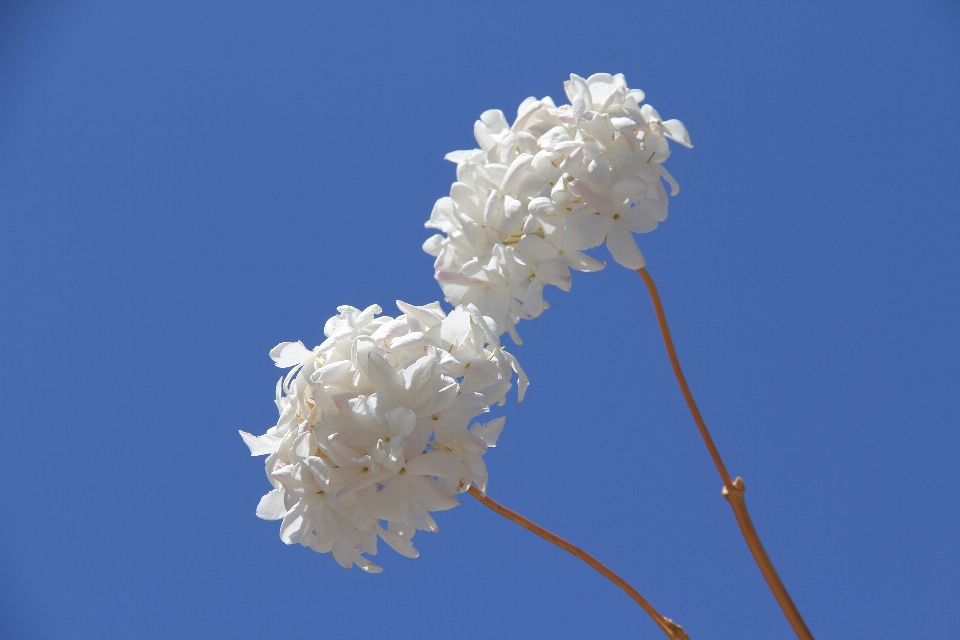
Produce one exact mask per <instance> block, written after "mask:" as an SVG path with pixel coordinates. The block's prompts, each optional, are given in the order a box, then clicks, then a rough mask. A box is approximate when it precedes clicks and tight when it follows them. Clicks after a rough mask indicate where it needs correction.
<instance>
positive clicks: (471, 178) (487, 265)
mask: <svg viewBox="0 0 960 640" xmlns="http://www.w3.org/2000/svg"><path fill="white" fill-rule="evenodd" d="M564 89H565V92H566V94H567V98H568V99H569V100H570V104H565V105H561V106H559V107H557V106H556V105H555V104H554V102H553V100H552V99H551V98H549V97H546V98H543V99H540V100H538V99H536V98H527V99H526V100H524V101H523V103H521V105H520V107H519V109H518V110H517V118H516V120H514V123H513V124H512V125H510V124H509V123H508V122H507V120H506V118H505V117H504V115H503V112H501V111H499V110H490V111H485V112H484V113H482V114H481V115H480V119H479V120H478V121H477V122H476V124H475V125H474V136H475V138H476V140H477V144H478V145H480V148H479V149H473V150H466V151H454V152H452V153H449V154H447V156H446V158H447V160H450V161H451V162H454V163H456V165H457V181H456V182H454V183H453V185H452V186H451V188H450V195H449V196H448V197H443V198H440V199H439V200H437V202H436V204H435V205H434V208H433V212H432V214H431V216H430V220H429V221H428V222H427V223H426V226H427V227H428V228H432V229H436V230H438V231H439V232H440V233H437V234H435V235H434V236H432V237H431V238H429V239H428V240H427V241H426V242H425V243H424V245H423V248H424V250H425V251H426V252H427V253H429V254H430V255H432V256H434V257H435V262H434V273H435V277H436V279H437V281H438V282H439V284H440V286H441V288H442V290H443V293H444V296H445V297H446V299H447V300H448V301H449V302H450V303H451V304H454V305H457V304H473V305H475V306H476V307H477V308H478V309H479V310H480V311H481V312H482V313H483V314H485V315H487V316H489V317H491V318H493V320H494V321H495V323H496V324H497V326H498V327H499V328H500V330H501V331H505V332H509V333H510V336H511V337H512V338H513V340H514V341H515V342H517V343H519V342H520V337H519V335H518V334H517V331H516V324H517V322H519V321H520V320H521V319H532V318H536V317H538V316H539V315H540V314H541V313H542V312H543V311H544V309H546V308H547V307H548V306H549V305H548V304H547V302H546V301H545V300H544V299H543V287H544V285H545V284H549V285H553V286H556V287H559V288H560V289H562V290H564V291H569V290H570V286H571V276H570V270H571V269H574V270H577V271H587V272H589V271H598V270H600V269H602V268H603V267H604V266H605V264H604V263H603V262H600V261H598V260H596V259H595V258H593V257H591V256H589V255H588V254H586V253H584V251H586V250H588V249H591V248H593V247H596V246H599V245H600V244H604V243H606V246H607V249H608V250H609V251H610V254H611V256H613V259H614V260H616V261H617V262H618V263H620V264H622V265H623V266H625V267H627V268H629V269H638V268H640V267H643V266H644V264H645V261H644V258H643V254H642V253H641V252H640V249H639V247H638V246H637V243H636V240H635V239H634V237H633V234H634V233H646V232H649V231H652V230H654V229H655V228H656V227H657V225H658V224H659V223H660V222H663V221H664V220H665V219H666V216H667V207H668V204H669V202H668V196H667V192H666V190H665V189H664V186H663V184H664V182H665V183H666V184H667V185H669V186H670V189H671V195H676V194H677V193H678V192H679V186H678V185H677V182H676V180H674V179H673V177H672V176H671V175H670V173H669V172H667V170H666V169H665V168H664V167H663V163H664V162H665V161H666V160H667V158H668V157H669V156H670V147H669V144H668V139H669V140H673V141H674V142H677V143H679V144H681V145H683V146H686V147H690V146H691V144H690V136H689V134H688V133H687V130H686V128H685V127H684V126H683V124H682V123H681V122H680V121H679V120H666V121H664V120H662V119H661V118H660V114H659V113H657V111H656V110H655V109H654V108H653V107H651V106H650V105H647V104H644V105H642V106H641V103H642V102H643V100H644V97H645V96H644V94H643V92H642V91H640V90H637V89H630V88H629V87H627V83H626V80H625V79H624V77H623V75H622V74H617V75H615V76H613V75H609V74H605V73H598V74H594V75H592V76H590V77H589V78H586V79H584V78H581V77H580V76H578V75H575V74H574V75H571V76H570V80H569V81H567V82H565V83H564Z"/></svg>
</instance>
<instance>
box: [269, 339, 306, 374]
mask: <svg viewBox="0 0 960 640" xmlns="http://www.w3.org/2000/svg"><path fill="white" fill-rule="evenodd" d="M310 353H311V352H310V350H309V349H307V348H306V347H305V346H303V343H302V342H299V341H298V342H281V343H280V344H278V345H277V346H275V347H274V348H273V349H271V350H270V357H271V358H273V361H274V362H275V363H276V364H277V366H278V367H280V368H281V369H286V368H287V367H292V366H294V365H298V364H300V363H301V362H303V361H304V360H306V359H307V357H308V356H309V355H310Z"/></svg>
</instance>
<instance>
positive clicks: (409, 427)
mask: <svg viewBox="0 0 960 640" xmlns="http://www.w3.org/2000/svg"><path fill="white" fill-rule="evenodd" d="M385 417H386V419H387V424H388V425H389V427H390V435H391V436H408V435H410V434H411V433H413V429H414V427H416V426H417V416H416V415H414V413H413V411H411V410H410V409H407V408H406V407H397V408H396V409H393V410H392V411H387V413H386V416H385Z"/></svg>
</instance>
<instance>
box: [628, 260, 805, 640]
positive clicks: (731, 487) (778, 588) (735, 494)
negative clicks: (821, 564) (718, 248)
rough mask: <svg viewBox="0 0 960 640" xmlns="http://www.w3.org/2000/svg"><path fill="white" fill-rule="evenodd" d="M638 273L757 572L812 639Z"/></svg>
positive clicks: (796, 627)
mask: <svg viewBox="0 0 960 640" xmlns="http://www.w3.org/2000/svg"><path fill="white" fill-rule="evenodd" d="M637 273H638V274H640V277H641V278H643V282H644V283H645V284H646V285H647V290H648V291H649V292H650V299H651V300H652V301H653V308H654V311H655V312H656V314H657V323H658V324H659V325H660V333H661V334H663V343H664V345H665V346H666V348H667V355H668V356H669V357H670V365H671V366H672V367H673V374H674V375H675V376H676V378H677V383H678V384H679V385H680V390H681V391H682V392H683V397H684V399H685V400H686V401H687V407H689V409H690V413H691V415H692V416H693V421H694V422H695V423H696V424H697V429H699V431H700V437H702V438H703V442H704V444H706V445H707V451H709V452H710V457H711V458H712V459H713V464H714V466H715V467H716V468H717V472H719V474H720V479H721V480H723V497H724V498H726V499H727V502H729V503H730V506H731V507H733V514H734V516H735V517H736V519H737V524H738V525H739V526H740V533H741V534H743V539H744V540H745V541H746V543H747V547H748V548H749V549H750V553H751V554H752V555H753V559H754V561H755V562H756V563H757V566H758V567H759V568H760V573H762V574H763V577H764V579H765V580H766V581H767V586H769V587H770V591H772V592H773V597H774V598H776V599H777V604H779V605H780V609H782V610H783V614H784V615H785V616H786V618H787V621H788V622H789V623H790V626H791V627H792V628H793V632H794V633H795V634H797V638H799V639H800V640H813V634H811V633H810V630H809V629H808V628H807V625H806V623H805V622H804V621H803V618H802V617H801V616H800V611H799V610H797V606H796V605H795V604H794V603H793V600H792V599H791V598H790V594H789V593H787V588H786V587H785V586H783V581H781V580H780V576H778V575H777V571H776V569H774V568H773V562H771V561H770V557H769V556H768V555H767V552H766V551H765V550H764V548H763V544H761V543H760V536H759V535H758V534H757V530H756V529H755V528H754V526H753V522H752V521H751V520H750V514H749V513H748V512H747V503H746V502H745V501H744V498H743V494H744V492H745V491H746V486H745V485H744V483H743V479H742V478H737V479H736V480H731V479H730V474H729V473H728V472H727V468H726V466H725V465H724V464H723V459H722V458H720V452H719V451H717V446H716V445H715V444H714V443H713V438H711V437H710V432H709V431H708V430H707V424H706V423H705V422H704V421H703V416H701V415H700V410H699V409H698V408H697V403H696V402H695V401H694V399H693V393H691V392H690V387H689V386H688V385H687V380H686V378H685V377H684V375H683V370H682V369H681V368H680V360H679V359H678V358H677V351H676V349H674V346H673V338H671V337H670V328H669V327H668V326H667V318H666V315H664V312H663V305H662V304H661V302H660V294H659V293H657V287H656V285H655V284H654V283H653V278H651V277H650V274H649V273H647V270H646V269H644V268H642V267H641V268H640V269H637Z"/></svg>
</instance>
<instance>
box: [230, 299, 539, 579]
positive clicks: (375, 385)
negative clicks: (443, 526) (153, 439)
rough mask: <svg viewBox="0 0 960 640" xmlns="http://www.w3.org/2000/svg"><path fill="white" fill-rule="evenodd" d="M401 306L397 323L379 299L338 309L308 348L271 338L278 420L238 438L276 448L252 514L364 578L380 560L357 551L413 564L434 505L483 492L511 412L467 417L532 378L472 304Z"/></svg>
mask: <svg viewBox="0 0 960 640" xmlns="http://www.w3.org/2000/svg"><path fill="white" fill-rule="evenodd" d="M397 306H398V307H399V308H400V310H401V311H402V312H403V315H401V316H399V317H397V318H396V319H394V318H390V317H388V316H380V317H377V314H379V313H380V311H381V310H380V307H378V306H376V305H373V306H371V307H367V308H366V309H364V310H363V311H360V310H359V309H355V308H353V307H349V306H343V307H338V308H337V311H339V315H337V316H335V317H333V318H331V319H330V320H328V321H327V323H326V325H325V326H324V334H325V335H326V336H327V339H326V340H325V341H324V342H323V344H321V345H320V346H318V347H316V348H315V349H313V350H312V351H311V350H309V349H307V348H306V347H305V346H304V345H303V343H301V342H284V343H281V344H279V345H277V346H276V347H275V348H274V349H273V350H272V351H271V352H270V356H271V357H272V358H273V360H274V361H275V362H276V364H277V366H278V367H282V368H286V367H292V369H291V370H290V372H289V373H288V374H287V375H286V376H285V377H284V378H282V379H281V380H280V381H279V382H278V383H277V398H276V402H277V408H278V409H279V410H280V418H279V420H278V421H277V424H276V426H274V427H271V428H270V429H269V430H268V431H267V433H266V434H264V435H262V436H254V435H251V434H249V433H246V432H243V431H241V432H240V435H241V436H242V437H243V439H244V441H245V442H246V443H247V445H248V446H249V447H250V452H251V454H252V455H255V456H257V455H267V456H268V457H267V461H266V470H267V477H268V479H269V480H270V482H271V483H272V484H273V486H274V489H273V490H272V491H270V492H269V493H268V494H266V495H265V496H264V497H263V498H262V499H261V500H260V504H259V506H258V507H257V515H258V516H260V517H261V518H263V519H265V520H279V519H281V518H282V519H283V523H282V524H281V525H280V537H281V539H282V540H283V541H284V542H286V543H287V544H294V543H300V544H301V545H304V546H307V547H310V548H311V549H314V550H315V551H318V552H328V551H332V552H333V557H334V558H335V559H336V560H337V562H339V563H340V564H341V565H342V566H344V567H346V568H350V567H351V566H353V565H354V564H356V565H357V566H359V567H360V568H361V569H363V570H365V571H370V572H379V571H380V567H378V566H377V565H375V564H373V563H372V562H370V561H369V560H368V559H367V558H366V557H364V556H363V555H362V554H364V553H366V554H375V553H376V552H377V538H378V537H379V538H382V539H383V540H384V541H385V542H386V543H387V544H388V545H390V546H391V547H392V548H393V549H395V550H396V551H397V552H399V553H401V554H403V555H405V556H407V557H411V558H415V557H417V555H418V553H417V551H416V549H414V548H413V544H412V540H411V539H412V538H413V535H414V533H416V531H417V530H418V529H419V530H429V531H437V530H438V529H437V525H436V522H434V520H433V518H432V517H431V516H430V513H429V512H430V511H442V510H444V509H450V508H451V507H455V506H457V505H458V504H460V501H459V500H457V499H456V498H455V497H454V496H455V495H457V494H458V493H461V492H463V491H466V490H467V489H468V488H469V487H470V484H471V483H474V484H476V485H477V486H478V487H479V488H480V490H481V491H486V485H487V469H486V465H485V464H484V462H483V454H484V453H485V452H486V451H487V448H488V447H492V446H494V445H495V444H496V441H497V437H498V436H499V435H500V431H501V430H502V429H503V423H504V420H505V418H497V419H495V420H491V421H489V422H487V423H485V424H473V425H472V426H470V427H469V428H468V424H469V422H470V420H472V419H473V418H474V417H476V416H478V415H480V414H482V413H485V412H487V411H488V410H489V408H490V406H491V405H492V404H495V403H497V404H501V405H502V404H503V403H504V402H505V401H506V393H507V391H508V390H509V389H510V387H511V379H512V377H513V373H514V372H516V373H517V375H518V398H519V399H520V400H522V399H523V393H524V391H525V389H526V386H527V379H526V376H525V375H524V373H523V370H522V369H521V368H520V366H519V364H518V363H517V361H516V359H515V358H514V357H513V356H512V355H510V354H509V353H507V352H506V351H505V350H504V349H503V348H502V347H501V346H500V343H499V339H498V335H499V333H498V331H497V327H496V324H495V323H494V322H493V321H492V320H491V319H490V318H485V317H483V316H482V315H481V314H480V312H479V311H478V310H477V308H476V307H475V306H473V305H467V306H459V307H457V309H456V310H455V311H453V312H451V313H450V315H445V314H444V312H443V311H442V310H441V308H440V305H439V304H438V303H436V302H435V303H433V304H429V305H426V306H422V307H417V306H413V305H409V304H406V303H404V302H399V301H398V302H397ZM384 522H386V526H385V527H384V524H383V523H384Z"/></svg>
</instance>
